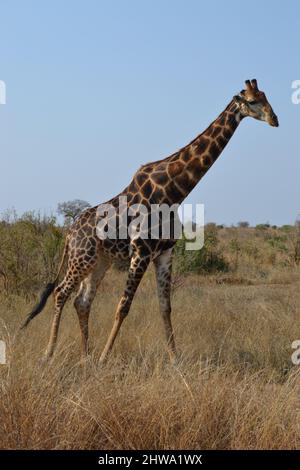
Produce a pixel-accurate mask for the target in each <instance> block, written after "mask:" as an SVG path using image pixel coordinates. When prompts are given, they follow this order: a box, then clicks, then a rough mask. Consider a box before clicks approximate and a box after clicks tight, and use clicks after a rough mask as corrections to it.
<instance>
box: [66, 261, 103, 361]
mask: <svg viewBox="0 0 300 470" xmlns="http://www.w3.org/2000/svg"><path fill="white" fill-rule="evenodd" d="M110 264H111V261H110V259H109V258H108V257H105V256H104V255H103V256H102V255H101V257H100V259H99V261H98V262H97V265H96V266H95V268H94V269H93V271H92V272H91V273H90V274H89V275H88V276H87V277H86V278H85V279H84V280H83V281H82V282H81V284H80V288H79V292H78V294H77V296H76V298H75V301H74V307H75V309H76V312H77V315H78V321H79V326H80V332H81V339H82V354H83V356H87V354H88V336H89V330H88V321H89V314H90V309H91V305H92V302H93V300H94V298H95V295H96V292H97V289H98V287H99V285H100V283H101V281H102V279H103V277H104V276H105V273H106V271H107V269H108V268H109V267H110Z"/></svg>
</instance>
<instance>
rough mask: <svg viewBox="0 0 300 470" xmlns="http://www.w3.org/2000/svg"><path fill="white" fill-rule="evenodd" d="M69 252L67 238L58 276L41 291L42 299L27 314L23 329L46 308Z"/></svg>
mask: <svg viewBox="0 0 300 470" xmlns="http://www.w3.org/2000/svg"><path fill="white" fill-rule="evenodd" d="M67 253H68V238H67V239H66V242H65V246H64V251H63V256H62V260H61V262H60V266H59V269H58V272H57V275H56V278H55V280H54V281H53V282H49V283H48V284H47V285H46V287H45V289H44V290H43V291H42V293H41V296H40V299H39V301H38V302H37V304H36V305H35V306H34V308H33V310H32V311H31V312H30V313H29V315H28V316H27V318H26V320H25V322H24V323H23V324H22V326H21V330H23V329H24V328H26V326H27V325H28V323H30V322H31V320H32V319H33V318H34V317H36V316H37V315H38V314H39V313H41V312H42V310H43V309H44V307H45V305H46V303H47V300H48V298H49V296H50V295H51V294H52V292H53V291H54V289H55V287H56V285H57V283H58V279H59V276H60V273H61V270H62V268H63V265H64V262H65V259H66V256H67Z"/></svg>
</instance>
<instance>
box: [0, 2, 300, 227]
mask: <svg viewBox="0 0 300 470" xmlns="http://www.w3.org/2000/svg"><path fill="white" fill-rule="evenodd" d="M0 13H1V28H0V80H4V81H5V83H6V86H7V104H6V105H0V128H1V131H0V135H1V139H0V158H1V180H0V183H1V184H0V211H4V210H5V209H7V208H9V207H15V208H16V209H17V211H18V212H19V213H21V212H23V211H26V210H32V209H36V210H41V211H42V212H46V213H51V212H55V210H56V207H57V203H58V202H61V201H65V200H71V199H75V198H80V199H84V200H87V201H89V202H90V203H91V204H93V205H94V204H97V203H100V202H103V201H105V200H107V199H109V198H110V197H112V196H113V195H115V194H117V193H118V192H119V191H120V190H121V189H123V188H124V187H125V186H126V185H127V184H128V182H129V181H130V179H131V177H132V175H133V173H134V172H135V170H136V169H137V168H138V167H139V166H140V165H141V164H142V163H145V162H148V161H151V160H157V159H160V158H163V157H166V156H168V154H170V153H173V152H174V151H175V150H177V149H178V148H180V147H182V146H183V145H185V144H186V143H188V142H189V141H190V140H191V139H192V138H194V137H195V136H196V135H197V134H199V133H200V132H202V131H203V130H204V129H205V128H206V127H207V125H208V124H209V123H210V122H211V121H212V120H213V119H215V117H216V116H217V115H218V114H219V113H220V112H221V111H222V110H223V108H224V107H225V106H226V104H227V103H228V102H229V101H230V99H231V98H232V96H233V95H234V94H235V93H237V92H239V91H240V90H241V89H242V88H243V83H244V80H245V79H247V78H253V77H256V78H257V79H258V83H259V86H260V88H261V89H263V90H264V91H265V92H266V94H267V97H268V98H269V101H270V102H271V104H272V106H273V108H274V110H275V112H276V113H277V114H278V117H279V120H280V127H279V128H278V129H275V128H271V127H269V126H268V125H267V124H265V123H262V122H257V121H254V120H250V119H247V120H245V121H243V122H242V124H241V126H240V127H239V129H238V130H237V132H236V134H235V135H234V137H233V139H232V140H231V142H230V143H229V145H228V146H227V148H226V149H225V151H224V152H223V154H222V155H221V157H220V158H219V160H218V161H217V162H216V164H215V165H214V166H213V168H211V170H210V171H209V172H208V173H207V175H206V176H205V177H204V179H203V180H202V181H201V182H200V183H199V184H198V186H197V187H196V188H195V189H194V190H193V192H192V193H191V195H190V196H189V198H188V200H187V201H188V202H193V203H196V202H202V203H204V204H205V213H206V221H216V222H218V223H226V224H231V223H236V222H238V221H239V220H248V221H250V222H251V223H252V224H256V223H260V222H266V221H269V222H271V223H274V224H285V223H293V222H294V221H295V219H296V217H297V215H298V214H299V213H300V197H299V196H300V189H299V174H300V156H299V144H300V133H299V130H300V129H299V125H300V105H298V106H297V105H294V104H292V101H291V94H292V89H291V84H292V81H293V80H297V79H300V68H299V51H300V32H299V17H300V4H299V2H298V1H296V0H295V1H292V0H287V1H285V2H281V1H276V0H275V1H274V0H273V1H269V0H266V1H264V2H262V1H256V0H252V1H251V2H243V3H241V2H240V1H235V0H227V1H226V2H224V1H221V0H220V1H212V2H202V1H200V0H199V1H196V0H185V1H183V0H182V1H178V0H152V1H150V0H143V1H142V0H140V1H136V0H127V1H125V0H123V1H121V0H119V1H116V0H111V1H108V0H107V1H102V0H97V1H96V0H85V1H83V0H80V1H78V0H64V1H58V0H51V1H49V0H44V1H43V2H41V1H37V0H35V1H32V0H25V1H23V0H19V1H16V0H6V1H3V0H2V1H0Z"/></svg>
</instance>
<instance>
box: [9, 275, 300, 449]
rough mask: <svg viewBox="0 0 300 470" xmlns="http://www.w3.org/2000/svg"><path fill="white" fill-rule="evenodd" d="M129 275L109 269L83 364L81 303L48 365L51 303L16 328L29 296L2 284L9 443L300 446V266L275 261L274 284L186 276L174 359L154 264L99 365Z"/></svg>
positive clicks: (177, 305) (68, 314) (177, 298)
mask: <svg viewBox="0 0 300 470" xmlns="http://www.w3.org/2000/svg"><path fill="white" fill-rule="evenodd" d="M124 276H125V275H124V274H122V273H117V272H115V271H112V272H110V273H109V274H108V276H107V278H106V279H105V280H104V282H103V285H102V287H101V289H100V291H99V294H98V296H97V298H96V300H95V303H94V306H93V312H92V315H91V346H92V350H93V353H92V356H91V358H90V360H89V361H88V363H86V364H85V365H84V364H82V363H80V346H79V328H78V324H77V319H76V315H75V312H74V310H73V307H72V303H71V302H70V303H69V304H68V305H67V306H66V309H65V311H64V315H63V322H62V323H63V324H62V328H61V333H60V338H59V344H58V349H57V352H56V355H55V357H54V359H53V360H52V362H51V363H49V364H47V365H42V364H41V363H40V362H39V358H40V356H41V353H42V351H43V349H44V348H45V346H46V343H47V339H48V333H49V324H50V321H51V312H52V302H49V305H48V306H47V308H46V311H45V312H44V313H43V314H42V315H41V316H40V317H38V318H37V319H36V320H35V321H34V322H33V323H32V324H31V325H30V327H28V330H27V331H25V332H24V333H22V334H18V335H16V331H17V327H18V325H19V324H20V322H21V319H22V318H23V317H24V316H25V314H26V312H27V311H28V309H29V305H28V303H27V304H26V302H25V300H24V299H23V298H21V297H8V298H7V297H5V296H4V294H3V295H2V297H1V299H0V300H1V307H0V317H1V323H0V338H1V339H5V340H6V342H7V345H8V364H7V365H6V366H0V387H1V392H0V393H1V397H0V422H1V426H0V442H1V448H5V449H16V448H17V449H20V448H30V449H96V448H97V449H196V448H202V449H241V448H243V449H254V448H255V449H262V448H264V449H279V448H284V449H294V448H299V445H300V429H299V423H300V420H299V419H300V418H299V410H300V372H299V371H300V369H299V368H298V367H296V366H292V364H291V360H290V356H291V353H292V349H291V343H292V341H294V340H295V339H299V338H300V302H299V301H300V291H299V281H300V274H299V272H293V273H290V274H288V273H286V272H285V273H280V272H278V271H277V272H275V271H274V272H273V273H272V275H271V276H270V278H269V280H266V281H265V282H264V283H261V282H260V281H259V280H257V282H253V279H252V281H251V282H250V283H247V282H245V283H243V282H239V280H238V279H236V281H235V280H234V278H233V279H231V281H230V279H229V278H230V275H228V276H229V278H227V279H223V281H222V280H221V281H220V279H219V280H218V277H216V278H212V277H210V278H204V277H200V276H189V277H187V278H186V279H185V282H184V284H183V285H181V286H180V287H179V288H178V289H177V290H176V291H175V293H174V298H173V310H174V314H173V318H174V326H175V331H176V338H177V343H178V348H179V350H180V352H181V359H180V361H179V364H178V366H177V367H176V368H175V367H172V366H170V365H169V364H168V361H167V356H166V351H165V345H164V340H163V334H162V325H161V319H160V317H159V314H158V308H157V300H156V296H155V284H154V279H153V273H152V272H149V273H147V275H146V276H145V279H144V280H143V283H142V285H141V287H140V289H139V291H138V294H137V296H136V299H135V302H134V304H133V308H132V311H131V313H130V315H129V317H128V319H126V322H125V323H124V326H123V327H122V331H121V334H120V336H119V338H118V340H117V342H116V345H115V348H114V351H113V354H112V357H111V359H110V360H109V362H108V364H107V365H106V366H104V367H102V368H100V367H98V365H97V359H98V358H99V355H100V352H101V348H102V347H103V345H104V342H105V340H106V338H107V335H108V332H109V328H110V326H111V323H112V317H113V312H114V309H115V307H116V304H117V302H118V299H119V297H120V295H121V291H122V286H123V285H124ZM273 281H274V282H273Z"/></svg>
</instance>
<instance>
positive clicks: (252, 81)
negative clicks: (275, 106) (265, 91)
mask: <svg viewBox="0 0 300 470" xmlns="http://www.w3.org/2000/svg"><path fill="white" fill-rule="evenodd" d="M251 86H252V88H253V90H254V91H258V86H257V80H256V78H253V79H252V80H251Z"/></svg>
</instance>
